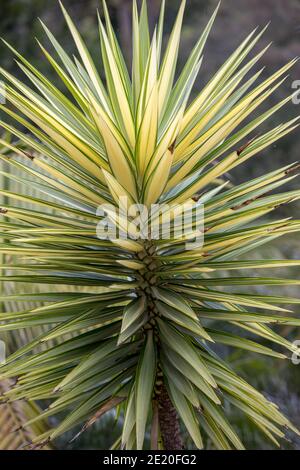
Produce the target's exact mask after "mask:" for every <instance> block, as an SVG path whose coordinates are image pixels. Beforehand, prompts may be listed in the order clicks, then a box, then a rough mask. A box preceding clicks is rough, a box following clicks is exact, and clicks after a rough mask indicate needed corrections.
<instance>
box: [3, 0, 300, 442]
mask: <svg viewBox="0 0 300 470" xmlns="http://www.w3.org/2000/svg"><path fill="white" fill-rule="evenodd" d="M63 3H64V6H65V7H66V8H67V9H68V11H69V13H70V14H71V16H72V17H73V19H74V20H75V22H76V23H77V25H78V27H79V30H80V31H81V33H82V35H83V37H84V39H85V41H86V43H87V44H88V46H89V49H90V51H91V52H92V55H93V57H94V58H95V61H96V63H97V57H100V54H99V37H98V29H97V15H96V10H97V9H99V11H100V14H101V13H102V6H101V1H100V0H64V1H63ZM187 3H188V7H187V10H186V16H185V23H184V28H183V36H182V45H181V50H180V60H179V69H180V67H181V66H182V65H183V64H184V62H185V60H186V58H187V56H188V54H189V51H190V50H191V49H192V47H193V44H194V43H195V42H196V40H197V38H198V37H199V35H200V33H201V31H202V29H203V27H204V25H205V24H206V22H207V20H208V18H209V16H210V14H211V12H212V11H213V9H214V8H215V7H216V4H217V1H216V0H188V2H187ZM179 4H180V0H167V15H166V27H165V38H164V39H165V40H166V39H167V38H168V35H169V34H170V31H171V28H172V23H173V21H174V19H175V16H176V11H177V9H178V6H179ZM107 5H108V7H109V10H110V12H111V16H112V21H113V24H114V27H115V28H116V31H117V33H118V36H119V39H120V42H121V44H122V48H123V50H124V51H125V55H126V60H127V62H128V64H130V61H131V57H130V51H131V5H132V0H107ZM148 6H149V18H150V21H151V24H152V25H153V26H154V24H155V21H156V18H157V15H158V12H159V7H160V0H148ZM0 12H1V15H0V35H1V36H2V37H3V38H4V39H5V40H7V41H8V42H9V43H11V44H12V45H13V46H14V47H15V48H16V49H17V50H19V52H21V53H22V54H23V55H25V56H26V57H27V59H29V60H30V61H31V62H32V63H33V64H34V65H36V66H37V65H38V67H39V68H40V69H41V70H42V71H43V72H44V73H47V74H48V76H49V77H53V80H56V78H55V75H54V74H53V71H52V70H51V69H50V68H49V65H48V63H47V62H46V61H45V60H44V58H43V56H42V54H41V53H40V52H39V48H38V47H37V44H36V41H35V37H38V39H39V40H41V41H42V43H44V44H47V42H46V39H45V38H44V36H43V33H42V28H41V26H40V24H39V21H38V18H41V19H42V20H43V21H44V22H45V23H46V24H47V26H48V27H49V28H50V30H51V31H52V32H53V33H54V35H55V36H56V38H57V39H58V40H59V42H61V43H63V44H64V47H65V48H66V49H67V50H68V51H69V52H72V51H74V47H73V42H72V39H71V37H70V34H69V32H68V30H67V27H66V24H65V22H64V20H63V16H62V14H61V11H60V7H59V4H58V2H56V1H55V0H0ZM269 21H271V23H270V25H269V27H268V29H267V31H266V33H265V34H264V36H263V38H262V39H261V41H260V43H259V45H258V46H257V48H256V49H255V51H254V52H257V51H258V50H261V49H262V48H264V47H265V46H266V45H267V44H268V43H269V42H271V41H273V44H272V47H271V48H270V49H269V50H268V51H267V53H266V54H265V56H264V57H263V58H262V60H261V63H260V65H259V67H261V65H264V66H265V70H264V72H263V76H262V78H264V76H265V77H266V76H268V75H270V74H271V73H272V72H273V71H275V70H276V69H278V68H279V67H280V66H282V65H283V64H284V63H286V62H287V61H288V60H290V59H291V58H293V57H295V56H297V55H300V1H299V0H223V1H222V3H221V7H220V11H219V15H218V17H217V19H216V22H215V25H214V27H213V30H212V32H211V35H210V38H209V40H208V42H207V46H206V48H205V51H204V63H203V64H204V65H203V66H202V68H201V70H200V74H199V78H198V80H197V82H196V86H195V92H196V91H197V90H200V89H201V86H202V85H203V84H205V83H206V82H207V81H208V79H209V77H210V76H211V74H212V73H214V72H215V71H216V70H217V68H218V66H219V65H221V64H222V63H223V62H224V60H226V58H227V57H228V56H229V54H230V53H231V52H232V51H233V50H234V49H235V48H236V47H237V45H238V44H239V43H240V42H241V40H242V39H243V38H244V37H245V36H246V35H247V34H248V33H249V32H250V31H251V30H252V29H253V28H254V27H256V26H261V27H262V26H264V25H265V24H266V23H268V22H269ZM0 66H2V67H3V68H5V69H7V70H8V71H10V72H12V73H14V74H16V75H20V72H19V69H18V68H17V67H16V66H15V64H14V58H13V56H12V53H11V52H10V51H9V49H8V48H7V47H6V46H5V45H3V44H1V45H0ZM98 67H99V71H100V73H101V63H100V59H99V62H98ZM294 80H300V61H299V63H298V64H296V66H295V67H294V68H293V69H292V70H291V72H290V75H289V77H288V78H287V80H286V82H285V83H284V84H283V85H282V86H281V87H280V89H279V90H278V91H276V93H275V94H274V95H272V97H271V98H270V99H269V102H268V103H266V105H265V106H269V105H272V104H275V103H276V102H278V101H279V100H280V99H282V98H283V97H285V96H287V94H290V93H291V92H292V91H293V90H292V83H293V81H294ZM297 114H300V104H298V105H297V104H293V103H292V102H290V103H288V105H287V106H285V107H284V108H283V109H282V110H281V111H280V112H279V113H277V115H276V116H275V117H272V119H271V120H272V122H268V123H267V124H266V127H270V126H274V125H276V123H278V124H279V123H281V122H282V121H284V120H287V119H290V118H292V117H294V116H296V115H297ZM0 133H1V131H0ZM299 159H300V158H299V131H298V130H296V131H294V132H293V134H292V135H289V136H287V137H285V138H284V139H283V140H282V141H280V142H279V143H276V145H273V146H271V147H270V148H268V149H267V150H265V151H264V152H262V153H261V154H260V155H258V156H257V157H255V158H253V159H251V160H250V162H249V163H248V164H246V165H244V166H242V167H240V168H238V169H237V170H236V171H235V172H234V174H233V175H232V176H231V178H232V182H233V183H234V184H235V183H237V182H239V181H243V180H245V179H247V178H249V177H250V176H251V177H252V176H258V175H260V174H262V173H263V172H265V171H268V170H270V169H275V168H278V167H280V166H284V165H287V164H289V163H293V162H295V161H297V160H299ZM293 185H294V186H293V187H294V188H295V187H297V185H298V187H299V180H298V179H296V180H294V182H293ZM299 209H300V203H299V202H298V203H294V204H293V205H290V206H287V207H282V208H280V209H279V211H280V213H281V215H282V216H283V217H286V216H294V217H296V218H297V217H299ZM252 256H253V257H255V258H262V257H264V256H266V257H267V256H269V257H272V258H277V259H278V258H294V259H300V236H299V235H292V236H290V237H288V238H285V239H282V240H280V242H277V243H274V244H273V245H272V246H268V247H265V248H263V249H260V252H255V253H253V254H252ZM299 274H300V273H299V270H298V269H297V268H294V270H293V271H291V270H287V269H285V270H282V271H281V272H280V273H276V275H278V276H280V275H282V276H283V275H286V276H290V277H298V278H299ZM256 290H259V292H262V291H264V292H266V289H265V288H263V289H262V288H260V289H256ZM273 292H274V290H273ZM286 294H289V295H293V296H298V297H299V289H295V288H294V289H293V288H286ZM284 334H286V335H288V336H289V338H290V339H291V340H296V339H300V331H299V330H298V331H297V330H295V329H286V330H285V331H284ZM223 354H224V355H227V357H229V358H230V360H231V362H232V364H233V365H234V367H235V368H236V370H238V371H239V372H240V373H242V374H243V375H244V376H245V377H246V378H248V380H249V381H250V382H251V383H252V384H253V385H256V386H258V387H260V388H261V389H262V390H263V391H264V393H265V394H266V395H268V396H269V397H271V398H272V399H274V400H275V401H276V402H277V403H278V404H279V405H280V406H281V407H282V409H283V410H284V411H285V412H286V413H287V414H288V415H289V416H290V418H291V419H292V420H293V422H294V423H295V424H296V425H298V427H299V428H300V365H299V366H295V365H292V364H291V361H289V360H286V361H283V362H277V361H276V360H273V359H272V360H268V359H265V358H262V357H257V356H254V355H250V354H245V353H242V352H239V351H237V352H235V353H234V354H232V352H231V351H229V350H228V351H227V350H226V349H224V351H223ZM229 412H230V410H229ZM231 419H232V421H233V422H234V423H235V424H236V425H237V426H238V427H239V428H240V430H241V434H242V438H243V439H244V442H245V443H246V445H247V447H248V448H252V449H255V448H258V449H269V448H273V447H272V446H271V445H270V444H269V443H268V442H266V441H265V440H264V439H263V438H261V437H260V436H259V435H257V434H256V433H254V431H253V430H252V428H251V427H250V426H249V424H248V423H247V422H245V421H244V419H243V418H242V417H241V416H239V415H232V416H231ZM117 431H118V430H117V429H116V425H115V423H114V418H113V416H107V417H106V418H105V420H104V421H103V422H101V423H98V424H96V426H95V427H94V428H93V430H91V431H89V432H88V433H87V434H85V435H84V436H82V437H81V438H80V439H79V440H78V441H76V442H75V443H74V444H69V438H70V436H65V437H64V438H63V439H61V440H60V441H59V442H58V443H57V444H56V445H57V448H108V447H109V445H111V444H112V442H113V441H114V438H115V437H117V436H118V432H117ZM289 448H293V449H299V450H300V439H297V438H295V437H294V436H291V440H290V441H286V442H284V443H283V445H282V449H289Z"/></svg>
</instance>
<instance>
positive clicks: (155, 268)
mask: <svg viewBox="0 0 300 470" xmlns="http://www.w3.org/2000/svg"><path fill="white" fill-rule="evenodd" d="M184 9H185V1H183V2H182V4H181V6H180V9H179V12H178V16H177V19H176V21H175V24H174V27H173V30H172V32H171V35H170V38H169V41H168V44H167V46H166V48H165V51H164V52H162V43H163V23H164V13H165V2H164V1H163V2H162V8H161V14H160V18H159V22H158V26H157V27H156V28H155V30H154V32H153V35H152V37H151V35H150V31H149V26H148V18H147V5H146V2H143V5H142V8H141V11H140V12H139V11H138V8H137V5H136V2H135V1H133V54H132V55H133V61H132V73H131V74H130V73H129V72H128V69H127V66H126V64H125V61H124V59H123V55H122V52H121V49H120V47H119V44H118V41H117V38H116V35H115V32H114V30H113V27H112V24H111V21H110V18H109V14H108V11H107V7H106V5H105V3H104V15H105V23H106V27H104V25H103V22H102V19H101V18H100V17H99V36H100V48H101V58H102V62H101V63H100V59H99V58H96V60H95V61H93V60H92V58H91V56H90V54H89V52H88V49H87V48H86V46H85V44H84V42H83V39H82V38H81V36H80V34H79V32H78V30H77V29H76V27H75V25H74V23H73V22H72V20H71V18H70V17H69V15H68V13H67V12H66V11H65V9H64V7H63V6H62V11H63V14H64V16H65V19H66V22H67V24H68V27H69V29H70V32H71V35H72V36H73V39H74V42H75V44H76V47H77V54H78V57H77V56H76V57H74V58H73V57H71V56H69V55H68V54H67V53H66V52H65V50H64V48H63V47H62V46H61V45H60V44H59V43H58V42H57V40H56V39H55V37H54V36H53V35H52V34H51V32H50V31H49V30H48V29H47V27H46V26H45V25H43V28H44V30H45V32H46V35H47V36H48V39H49V40H50V42H51V44H52V46H53V48H54V50H55V55H53V53H50V52H48V50H46V48H45V47H44V46H42V45H41V44H39V46H40V47H41V50H42V53H43V54H44V56H45V58H46V59H47V60H48V61H49V63H50V64H51V66H52V67H53V69H54V71H55V72H56V73H57V76H58V79H60V80H61V81H62V84H63V85H64V86H65V88H66V92H62V91H61V87H60V85H59V86H58V84H57V83H54V82H52V81H50V80H48V79H47V77H46V76H44V75H43V74H41V73H40V72H39V70H38V69H36V68H35V67H33V66H32V65H31V63H30V62H29V61H28V60H26V58H24V57H23V56H21V55H20V54H19V53H18V52H17V51H15V50H14V49H13V48H12V46H9V47H10V48H11V49H12V51H13V52H14V54H15V55H16V57H17V64H18V65H19V67H20V68H21V70H22V71H23V72H24V74H25V76H26V79H29V81H31V82H32V84H33V85H34V89H32V88H31V87H29V86H28V84H26V81H25V82H22V81H20V80H18V79H17V78H15V77H14V76H13V75H11V74H10V73H8V72H7V71H5V70H1V73H2V76H3V77H4V79H5V81H6V99H7V102H8V103H7V104H6V105H3V106H1V109H2V111H4V112H5V113H7V114H8V115H9V117H10V118H13V119H14V120H15V121H17V123H18V124H19V125H21V127H20V126H17V127H14V126H13V125H11V124H9V123H8V122H10V120H9V121H1V125H2V127H3V128H4V129H5V130H6V131H8V132H10V133H12V134H13V135H14V136H15V137H16V139H17V140H16V141H15V142H14V143H7V142H6V143H5V149H6V155H2V156H1V159H2V160H4V161H8V162H9V163H10V165H11V168H12V169H13V170H14V171H13V172H12V173H9V172H7V173H6V177H7V178H11V179H12V180H14V181H17V182H19V183H21V184H22V185H23V186H24V192H23V193H21V192H17V191H16V192H14V191H7V190H2V191H1V194H2V196H5V197H6V198H7V199H8V203H7V204H6V205H5V207H4V206H3V207H2V209H1V212H2V214H3V221H1V228H2V238H3V239H4V240H5V241H4V242H3V243H2V246H1V252H2V253H5V255H6V256H7V255H9V256H10V258H9V259H10V260H12V261H11V264H10V265H8V264H6V266H4V268H5V269H6V275H5V276H3V277H2V280H5V281H13V282H15V283H18V282H22V283H23V282H27V283H31V284H33V285H37V284H39V285H43V284H44V285H45V288H44V289H43V290H41V291H40V292H39V293H36V294H22V293H18V292H17V291H16V293H15V294H13V295H11V296H9V297H8V298H7V299H6V300H7V301H10V300H14V301H23V302H27V301H28V302H32V301H38V302H43V306H41V307H36V308H32V307H30V305H29V307H28V308H27V309H26V308H24V309H21V310H20V311H12V310H11V311H7V312H3V313H2V314H1V325H0V331H6V330H10V331H14V330H20V329H27V328H29V327H31V326H33V325H35V326H37V325H48V326H50V331H46V332H44V333H42V334H41V335H39V336H38V337H36V338H34V339H33V340H32V341H30V342H29V343H28V344H26V345H25V346H24V347H22V348H21V349H19V350H18V351H17V352H15V353H13V354H12V355H11V356H10V357H9V358H8V360H7V363H6V364H5V365H3V366H2V367H1V369H0V373H1V377H2V379H10V378H17V384H16V385H15V386H14V387H12V388H11V389H10V390H9V391H7V392H6V393H5V394H4V399H5V400H8V401H9V402H14V401H15V400H19V399H23V398H25V399H30V400H47V401H48V402H47V403H48V404H49V403H50V405H49V406H48V407H47V408H45V410H44V412H43V413H42V414H41V416H37V417H34V418H33V419H31V420H29V422H28V425H30V424H32V423H33V422H38V421H39V420H40V419H45V418H47V417H50V416H53V415H57V416H63V418H62V419H61V421H60V424H59V425H58V426H57V427H56V428H53V429H51V430H50V431H46V432H44V433H43V434H42V435H41V436H39V438H38V439H34V440H33V445H44V444H45V443H47V442H48V441H49V440H54V439H56V438H57V437H58V436H60V435H61V434H63V433H64V432H66V431H68V430H70V429H72V428H74V427H75V426H78V425H80V424H81V423H82V425H83V428H82V431H84V430H85V429H87V428H88V427H89V426H90V425H91V424H93V423H94V422H95V421H96V420H97V419H99V418H101V416H102V415H103V414H104V413H106V412H108V411H111V410H113V409H116V410H117V413H116V416H117V419H119V420H121V422H122V423H123V424H122V425H123V432H122V435H121V436H120V439H119V440H118V441H117V442H116V443H115V444H114V446H113V447H114V448H118V447H119V448H122V449H135V448H137V449H142V448H143V446H146V445H148V444H147V442H148V440H145V436H146V434H147V439H148V436H150V445H151V448H152V449H158V448H164V449H180V448H182V446H183V439H182V434H181V432H182V431H183V430H184V429H186V430H187V432H188V434H189V436H190V437H191V440H192V441H193V442H194V445H195V446H196V447H197V448H202V447H203V442H204V441H203V437H204V436H206V437H205V439H206V440H207V438H209V439H210V441H211V442H212V443H213V445H214V446H215V447H216V448H218V449H219V448H220V449H230V448H237V449H241V448H243V444H242V442H241V441H240V438H239V437H238V433H237V432H236V430H234V429H233V427H232V426H231V425H230V423H229V422H228V420H227V419H226V411H225V410H226V407H228V406H232V407H236V408H237V409H239V410H240V411H241V412H243V413H244V414H245V416H246V417H247V418H248V419H249V420H250V421H251V422H252V423H253V424H254V425H255V426H256V427H257V429H258V430H260V431H261V432H262V433H263V434H264V435H265V436H267V437H268V438H269V439H271V440H272V442H274V443H275V444H278V442H280V439H281V438H283V437H284V433H285V430H286V429H292V430H293V431H295V432H297V430H296V429H295V428H294V427H293V425H292V424H291V423H290V422H289V420H288V419H287V418H285V417H284V416H283V415H282V414H281V413H280V411H279V409H278V407H277V406H276V405H275V404H273V403H271V402H269V401H268V400H267V399H266V398H265V397H264V396H263V395H262V394H261V393H260V392H259V391H257V390H256V389H255V388H253V387H252V386H251V385H249V384H248V383H247V382H246V381H245V380H244V379H243V378H241V377H239V376H238V375H237V374H236V373H235V372H234V370H233V369H232V367H231V366H230V364H229V363H226V361H225V360H224V359H222V358H220V357H219V356H218V355H217V353H216V347H215V346H219V345H226V346H229V347H233V348H238V349H242V350H246V351H247V353H249V352H250V353H258V354H263V355H268V356H273V357H275V358H282V359H284V358H285V357H287V355H289V354H290V352H295V351H297V348H296V346H294V345H293V344H291V343H290V342H289V341H288V340H287V339H285V338H283V337H282V336H280V335H279V334H278V332H275V331H274V330H273V329H271V327H270V326H269V324H274V323H275V324H281V323H282V324H284V325H296V326H299V324H300V319H299V318H295V317H291V315H290V313H289V312H290V311H288V310H285V309H284V308H283V307H282V305H284V304H286V303H289V304H292V303H293V304H299V303H300V300H299V299H294V298H293V299H287V298H286V296H280V295H276V296H275V295H274V296H271V295H269V296H267V295H252V294H249V293H248V294H245V293H244V290H243V291H242V292H239V291H238V286H249V285H256V284H257V285H260V286H262V285H272V286H274V285H275V286H280V285H281V286H282V285H288V284H295V285H297V284H299V283H300V281H299V280H293V279H288V280H287V279H280V278H276V277H275V276H274V275H273V273H272V276H271V277H269V278H266V277H263V278H262V277H258V275H255V276H253V277H243V276H242V275H241V270H243V269H251V268H253V272H254V274H258V273H257V270H259V269H260V268H270V269H272V271H273V270H274V269H275V268H278V267H282V266H299V265H300V261H299V260H298V261H296V260H293V261H289V260H265V259H261V260H257V259H255V260H252V259H251V255H250V259H247V258H246V257H244V255H245V254H246V253H248V252H250V251H251V250H254V249H256V248H257V247H259V246H260V245H262V244H263V243H267V242H271V241H272V240H274V239H275V238H277V237H280V236H283V235H285V234H287V233H293V232H297V231H299V228H300V222H299V221H294V220H290V219H284V220H278V219H274V218H273V219H272V218H270V217H269V216H271V214H272V212H273V211H274V209H276V208H277V206H279V205H281V204H284V203H288V202H292V201H294V200H296V199H298V198H299V196H300V191H299V190H295V191H289V192H278V191H276V190H277V189H278V188H279V187H281V186H282V185H283V184H286V183H288V182H290V181H291V180H292V179H293V178H294V177H295V176H296V173H297V165H295V164H292V165H288V166H286V167H284V168H280V169H277V170H274V171H272V172H271V173H268V174H263V175H262V176H259V177H257V178H255V179H253V180H251V181H246V182H243V183H239V184H237V185H232V184H229V185H228V184H227V182H226V181H224V175H227V174H228V172H230V171H231V170H232V169H234V168H235V167H237V166H238V165H240V164H241V163H243V162H245V161H246V160H248V159H250V158H251V157H253V156H254V155H256V154H258V153H259V152H261V151H262V150H263V149H264V148H265V147H267V146H268V145H270V144H272V143H273V142H275V141H276V140H278V139H279V138H281V137H283V136H285V135H286V134H288V133H289V132H290V131H292V130H293V129H295V128H296V127H297V126H298V118H296V119H292V120H290V121H289V122H287V123H284V124H280V125H277V126H275V127H274V128H272V129H271V130H269V131H268V132H266V133H264V134H260V135H259V136H257V135H256V136H255V137H253V135H255V134H256V129H257V127H258V126H260V124H262V123H263V122H264V121H266V120H267V119H268V118H271V117H272V116H273V115H274V113H275V112H276V111H277V110H279V109H280V108H281V107H282V106H284V105H285V104H286V103H288V102H289V101H290V100H291V97H290V96H289V97H287V98H286V99H284V100H283V101H281V102H279V103H278V104H276V105H275V106H273V107H272V108H271V109H268V110H267V111H264V112H262V113H261V114H259V115H256V116H257V117H255V119H253V120H249V119H248V120H247V118H248V116H250V115H251V113H253V112H254V111H255V110H256V109H257V108H258V107H259V106H260V105H261V104H262V103H264V102H265V100H266V99H267V98H268V97H269V96H270V95H271V94H272V93H274V91H275V90H276V89H277V88H278V87H279V86H280V85H281V83H282V82H283V80H284V79H285V74H286V72H287V71H288V70H289V69H290V68H291V67H292V66H293V65H294V63H295V60H292V61H291V62H289V63H288V64H287V65H285V66H283V67H282V68H281V69H280V70H279V71H277V72H275V73H274V74H273V75H271V76H270V77H269V78H267V79H265V80H264V81H262V82H261V83H260V84H258V85H257V84H255V82H256V80H258V78H259V76H260V74H261V71H258V72H256V73H254V75H252V76H250V77H248V78H246V79H245V80H244V78H245V77H246V75H247V74H248V73H249V72H250V71H251V70H252V68H253V67H254V66H255V65H256V64H257V62H258V61H259V59H261V57H262V55H263V54H264V52H265V51H266V49H267V48H265V49H264V50H262V51H261V52H259V53H258V54H257V55H255V56H254V57H253V58H251V59H248V62H245V60H246V59H247V57H248V55H249V54H250V52H251V51H252V50H253V48H254V46H255V45H256V43H257V42H258V40H259V39H260V37H261V35H262V33H263V32H264V29H265V28H264V29H262V31H260V32H259V31H257V30H254V31H252V32H251V33H250V34H249V35H248V36H247V37H246V39H245V40H244V41H243V42H242V43H241V45H240V46H239V47H238V48H237V49H236V51H234V52H233V54H232V55H231V56H230V57H229V58H228V59H227V60H226V62H225V63H224V65H222V67H221V68H220V69H219V70H218V71H217V72H216V74H215V75H214V76H213V78H212V79H211V80H210V81H209V82H208V83H207V84H206V85H205V87H204V88H203V89H202V90H201V92H200V93H199V94H198V95H197V96H196V98H195V99H194V100H191V99H190V95H191V91H192V88H193V85H194V82H195V80H196V77H197V75H198V72H199V69H200V66H201V61H202V51H203V47H204V44H205V42H206V39H207V36H208V34H209V31H210V29H211V27H212V24H213V21H214V19H215V16H216V13H217V10H216V11H215V12H214V13H213V15H212V17H211V19H210V21H209V23H208V25H207V26H206V28H205V30H204V32H203V33H202V35H201V37H200V39H199V41H198V42H197V43H196V45H195V47H194V49H193V50H192V51H191V54H190V56H189V59H188V61H187V63H186V64H185V66H184V68H183V70H182V71H181V72H180V73H179V74H178V76H177V74H176V63H177V57H178V49H179V42H180V36H181V27H182V20H183V15H184ZM101 68H102V69H103V71H104V74H105V82H104V81H103V78H101V74H100V73H99V69H101ZM175 75H176V78H175ZM8 104H11V105H12V106H9V105H8ZM24 128H26V129H27V131H25V132H24ZM28 149H30V150H28ZM15 170H17V171H16V172H15ZM225 179H226V177H225ZM26 187H27V188H29V189H30V190H32V189H34V190H37V191H38V192H39V193H40V194H41V196H40V197H33V196H30V195H29V194H30V192H29V193H28V191H27V192H26ZM268 193H270V194H268ZM125 199H126V200H127V201H129V203H130V204H142V205H143V207H146V209H148V208H150V207H151V205H152V204H155V203H159V204H167V205H168V206H167V207H169V211H170V212H172V213H173V214H174V213H175V214H181V213H182V212H183V210H184V208H185V207H186V204H187V203H188V204H189V213H188V217H187V220H186V221H185V228H187V233H186V235H185V238H183V237H180V236H177V234H176V231H175V229H174V228H173V229H172V231H171V233H170V236H169V237H168V238H162V237H153V238H151V236H147V237H145V238H141V237H140V238H139V237H135V236H134V234H131V235H132V236H129V237H128V238H127V239H125V238H124V237H123V238H122V237H115V238H108V239H104V238H101V237H99V236H97V233H96V227H97V224H98V222H99V218H100V220H104V219H105V220H106V219H107V218H108V219H109V220H110V222H112V223H113V224H115V225H116V226H117V228H118V229H120V231H124V227H125V226H129V227H133V225H134V217H133V215H127V217H125V216H124V215H123V214H122V215H121V216H120V217H119V218H116V217H115V213H114V211H113V210H112V209H111V208H113V207H116V208H117V207H119V205H120V202H121V203H122V201H124V200H125ZM20 203H22V206H19V205H18V204H20ZM103 204H106V205H107V207H108V208H107V211H106V213H105V216H104V215H103V214H102V216H99V211H98V207H99V206H101V207H102V205H103ZM203 205H204V212H205V218H204V228H203V230H202V231H200V233H201V234H202V235H203V234H204V243H203V245H202V246H200V245H199V247H198V248H195V247H193V248H192V249H191V248H190V247H189V244H187V242H190V241H191V240H192V239H193V238H194V236H195V230H194V229H195V227H196V223H197V221H195V218H194V217H193V216H194V214H196V213H197V210H198V209H199V207H200V206H203ZM121 206H122V204H121ZM97 211H98V212H97ZM97 214H98V215H97ZM264 216H265V218H264V219H263V221H258V219H261V218H262V217H264ZM101 217H102V218H101ZM154 218H155V219H156V223H158V224H160V225H161V227H160V228H161V229H162V231H163V230H164V218H163V217H162V215H161V214H160V213H156V214H154ZM129 235H130V229H129ZM147 235H148V234H147ZM231 273H232V274H231ZM234 273H236V275H235V274H234ZM237 273H238V274H237ZM57 285H59V286H60V285H63V286H64V289H63V290H61V289H60V291H59V292H57V291H55V290H54V288H55V286H57ZM226 287H228V288H230V292H229V291H227V290H226ZM243 288H244V287H243ZM66 335H69V336H67V337H66ZM70 335H71V336H70ZM249 336H250V337H251V338H252V339H249ZM255 337H257V338H258V339H257V341H255ZM53 341H54V343H53ZM262 343H263V344H262ZM266 343H267V344H266ZM268 343H273V344H274V348H272V347H271V345H270V344H268ZM41 346H43V349H42V348H41ZM279 347H280V349H281V350H282V351H281V350H280V351H278V348H279ZM284 351H287V355H286V354H285V352H284Z"/></svg>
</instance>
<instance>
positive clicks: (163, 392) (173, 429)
mask: <svg viewBox="0 0 300 470" xmlns="http://www.w3.org/2000/svg"><path fill="white" fill-rule="evenodd" d="M158 417H159V426H160V433H161V438H162V441H163V446H164V449H165V450H182V449H183V442H182V437H181V432H180V426H179V420H178V416H177V412H176V410H175V408H174V406H173V404H172V402H171V400H170V398H169V395H168V392H167V389H166V387H165V386H164V385H162V386H161V388H160V392H159V395H158Z"/></svg>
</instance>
